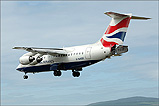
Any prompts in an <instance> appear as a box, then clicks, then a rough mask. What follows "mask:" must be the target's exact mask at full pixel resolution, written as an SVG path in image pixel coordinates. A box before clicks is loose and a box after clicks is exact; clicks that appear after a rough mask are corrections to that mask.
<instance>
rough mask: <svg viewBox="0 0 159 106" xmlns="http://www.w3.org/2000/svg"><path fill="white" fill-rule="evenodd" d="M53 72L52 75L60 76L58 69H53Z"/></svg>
mask: <svg viewBox="0 0 159 106" xmlns="http://www.w3.org/2000/svg"><path fill="white" fill-rule="evenodd" d="M53 74H54V76H61V75H62V73H61V71H60V70H59V71H57V70H55V71H54V73H53Z"/></svg>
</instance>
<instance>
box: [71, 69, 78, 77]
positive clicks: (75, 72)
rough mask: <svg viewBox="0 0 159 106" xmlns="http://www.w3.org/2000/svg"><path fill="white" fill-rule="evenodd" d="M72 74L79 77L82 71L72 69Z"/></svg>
mask: <svg viewBox="0 0 159 106" xmlns="http://www.w3.org/2000/svg"><path fill="white" fill-rule="evenodd" d="M72 75H73V76H74V77H79V76H80V72H78V71H74V70H72Z"/></svg>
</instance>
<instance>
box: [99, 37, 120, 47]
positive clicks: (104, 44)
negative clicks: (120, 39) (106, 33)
mask: <svg viewBox="0 0 159 106" xmlns="http://www.w3.org/2000/svg"><path fill="white" fill-rule="evenodd" d="M100 41H101V43H102V45H103V46H104V47H113V46H114V45H116V44H117V43H115V42H107V41H105V40H104V39H103V38H102V39H101V40H100ZM117 45H118V44H117Z"/></svg>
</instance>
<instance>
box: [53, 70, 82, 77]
mask: <svg viewBox="0 0 159 106" xmlns="http://www.w3.org/2000/svg"><path fill="white" fill-rule="evenodd" d="M53 75H54V76H58V77H59V76H61V75H62V72H61V71H60V70H54V71H53ZM72 76H73V77H79V76H80V72H79V71H76V70H72Z"/></svg>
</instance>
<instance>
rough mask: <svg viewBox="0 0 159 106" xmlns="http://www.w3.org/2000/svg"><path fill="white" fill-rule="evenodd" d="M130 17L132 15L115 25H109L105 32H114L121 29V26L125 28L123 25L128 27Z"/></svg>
mask: <svg viewBox="0 0 159 106" xmlns="http://www.w3.org/2000/svg"><path fill="white" fill-rule="evenodd" d="M130 18H131V17H127V18H125V19H123V20H122V21H120V22H119V23H118V24H117V25H115V26H110V25H109V26H108V28H107V30H106V32H105V34H110V33H112V32H114V31H115V30H117V29H119V28H123V27H128V25H129V22H130Z"/></svg>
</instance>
